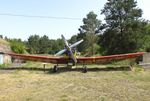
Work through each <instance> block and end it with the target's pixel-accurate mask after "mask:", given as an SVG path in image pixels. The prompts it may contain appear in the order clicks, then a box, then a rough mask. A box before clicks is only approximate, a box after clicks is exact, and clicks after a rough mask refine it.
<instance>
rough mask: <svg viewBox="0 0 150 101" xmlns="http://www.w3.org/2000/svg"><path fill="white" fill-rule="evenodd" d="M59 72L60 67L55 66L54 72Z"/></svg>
mask: <svg viewBox="0 0 150 101" xmlns="http://www.w3.org/2000/svg"><path fill="white" fill-rule="evenodd" d="M57 71H58V67H57V66H56V65H55V66H54V68H53V72H54V73H55V72H57Z"/></svg>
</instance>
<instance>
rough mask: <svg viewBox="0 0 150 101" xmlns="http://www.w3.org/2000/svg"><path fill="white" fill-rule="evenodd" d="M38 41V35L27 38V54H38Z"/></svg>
mask: <svg viewBox="0 0 150 101" xmlns="http://www.w3.org/2000/svg"><path fill="white" fill-rule="evenodd" d="M39 40H40V36H39V35H31V36H30V37H29V38H28V42H27V46H28V47H29V53H34V54H36V53H39V47H40V45H39Z"/></svg>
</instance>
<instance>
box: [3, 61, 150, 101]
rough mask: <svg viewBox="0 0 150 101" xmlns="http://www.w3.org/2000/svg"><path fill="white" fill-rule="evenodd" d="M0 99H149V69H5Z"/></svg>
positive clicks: (113, 100)
mask: <svg viewBox="0 0 150 101" xmlns="http://www.w3.org/2000/svg"><path fill="white" fill-rule="evenodd" d="M29 64H30V63H28V68H29V67H30V66H31V65H32V66H33V67H34V66H37V65H36V64H33V63H31V65H29ZM37 64H38V65H39V63H37ZM48 65H50V66H51V64H48ZM41 66H42V65H39V67H41ZM95 66H96V65H94V66H90V68H93V67H95ZM103 67H104V66H103ZM99 68H101V67H99ZM0 71H1V70H0ZM31 71H33V72H31ZM0 101H150V71H138V72H132V71H115V70H110V71H105V70H101V71H89V72H88V73H81V71H67V70H66V71H60V72H58V73H51V72H48V71H47V72H45V73H44V72H43V71H34V70H21V69H20V70H13V71H12V72H7V70H5V71H3V72H0Z"/></svg>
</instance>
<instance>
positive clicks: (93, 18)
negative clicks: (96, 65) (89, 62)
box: [77, 12, 101, 56]
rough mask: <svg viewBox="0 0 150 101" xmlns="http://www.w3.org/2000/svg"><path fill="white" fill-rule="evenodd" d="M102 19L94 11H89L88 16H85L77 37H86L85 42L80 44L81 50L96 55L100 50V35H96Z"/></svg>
mask: <svg viewBox="0 0 150 101" xmlns="http://www.w3.org/2000/svg"><path fill="white" fill-rule="evenodd" d="M100 25H101V21H100V20H98V19H97V15H96V14H95V13H94V12H89V13H88V14H87V16H86V18H83V25H82V26H80V28H79V31H80V33H79V34H78V36H77V39H78V40H79V39H84V42H83V43H82V44H81V45H80V46H79V51H83V52H86V53H87V54H88V55H90V56H91V55H94V54H95V53H96V52H97V51H94V49H95V50H98V49H96V48H98V47H97V45H96V44H97V41H98V37H97V35H96V33H95V32H96V31H97V29H98V28H99V27H100Z"/></svg>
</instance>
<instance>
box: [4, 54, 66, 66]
mask: <svg viewBox="0 0 150 101" xmlns="http://www.w3.org/2000/svg"><path fill="white" fill-rule="evenodd" d="M3 54H7V55H10V56H11V57H12V58H15V59H21V60H29V61H39V62H46V63H54V64H62V63H67V61H68V59H67V58H64V57H48V56H37V55H28V54H16V53H3Z"/></svg>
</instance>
